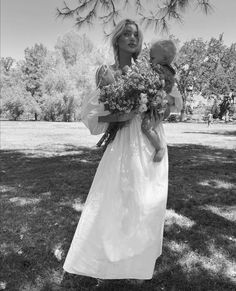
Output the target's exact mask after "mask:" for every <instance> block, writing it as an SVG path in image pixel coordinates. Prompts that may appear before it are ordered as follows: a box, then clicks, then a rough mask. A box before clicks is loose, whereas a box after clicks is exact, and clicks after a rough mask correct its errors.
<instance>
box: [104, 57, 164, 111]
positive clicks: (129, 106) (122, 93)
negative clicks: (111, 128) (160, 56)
mask: <svg viewBox="0 0 236 291" xmlns="http://www.w3.org/2000/svg"><path fill="white" fill-rule="evenodd" d="M99 102H102V103H103V104H104V106H105V109H106V110H108V111H110V112H111V113H119V112H120V113H129V112H130V111H131V110H138V111H139V112H141V113H142V112H144V111H147V110H151V111H152V110H156V111H157V112H159V113H162V112H163V111H164V110H165V108H166V103H167V100H166V93H165V91H164V81H163V80H162V79H161V75H160V74H159V73H158V71H157V70H153V69H152V68H151V66H150V64H149V61H148V59H147V58H146V57H142V58H140V59H138V60H137V61H136V62H135V63H133V64H132V65H131V67H128V66H127V67H125V68H124V69H123V74H120V75H119V76H117V77H116V81H115V82H113V83H111V84H109V85H107V86H104V87H102V88H101V91H100V96H99Z"/></svg>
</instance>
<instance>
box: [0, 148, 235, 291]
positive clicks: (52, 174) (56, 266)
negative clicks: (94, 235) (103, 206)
mask: <svg viewBox="0 0 236 291" xmlns="http://www.w3.org/2000/svg"><path fill="white" fill-rule="evenodd" d="M71 153H73V154H71ZM101 156H102V152H101V150H97V149H91V148H86V147H74V146H71V147H69V146H68V147H67V149H66V152H64V153H63V155H57V156H55V157H43V156H39V157H37V156H36V155H34V156H32V155H30V154H27V153H21V152H18V151H2V152H1V176H2V179H1V197H0V199H1V204H0V206H1V209H0V217H1V221H2V226H1V232H2V233H1V242H0V243H1V244H0V251H1V255H0V265H1V266H3V268H2V271H1V275H0V276H1V277H0V282H3V283H4V282H5V283H6V284H7V288H6V290H11V291H14V290H24V291H27V290H30V291H31V290H41V291H47V290H71V291H72V290H92V286H93V285H94V284H95V280H94V279H93V278H89V277H82V276H75V275H71V274H63V271H62V265H63V261H64V259H65V256H66V253H67V251H68V249H69V245H70V242H71V240H72V237H73V234H74V231H75V228H76V225H77V223H78V221H79V218H80V214H81V210H82V208H83V203H84V202H85V200H86V197H87V194H88V192H89V188H90V186H91V183H92V180H93V177H94V174H95V171H96V168H97V166H98V163H99V161H100V159H101ZM169 160H170V174H169V196H168V204H167V208H168V211H167V213H169V214H168V218H167V220H166V226H165V233H164V244H163V255H162V256H161V257H160V258H158V260H157V264H156V270H155V274H154V276H153V279H152V280H150V281H146V282H145V283H144V284H143V285H141V286H134V285H131V284H129V282H127V281H125V280H111V281H109V284H108V285H107V286H104V287H101V288H99V289H98V290H107V291H112V290H133V291H134V290H145V291H147V290H148V291H151V290H172V291H173V290H179V291H183V290H220V291H221V290H235V285H234V284H235V279H236V278H235V277H234V276H235V275H236V272H235V271H234V269H233V268H232V267H231V261H232V260H233V259H236V255H235V252H234V245H235V241H236V228H235V216H234V214H233V211H234V210H235V209H234V205H235V202H236V197H235V185H234V182H235V180H234V178H235V177H234V167H235V166H234V165H235V162H236V160H235V155H234V151H233V150H223V149H214V148H209V147H204V146H200V145H184V144H183V145H179V146H172V147H169ZM234 272H235V273H234Z"/></svg>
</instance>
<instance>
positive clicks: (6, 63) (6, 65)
mask: <svg viewBox="0 0 236 291" xmlns="http://www.w3.org/2000/svg"><path fill="white" fill-rule="evenodd" d="M13 63H14V59H13V58H12V57H6V58H1V61H0V65H1V67H3V69H4V70H5V72H9V71H10V69H11V68H12V65H13Z"/></svg>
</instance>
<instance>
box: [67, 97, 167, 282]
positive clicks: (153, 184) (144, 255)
mask: <svg viewBox="0 0 236 291" xmlns="http://www.w3.org/2000/svg"><path fill="white" fill-rule="evenodd" d="M108 113H109V112H104V110H103V105H102V104H99V103H98V92H95V94H94V95H93V96H92V98H91V99H90V100H88V102H87V104H86V105H85V106H84V109H83V117H82V118H83V121H84V123H85V125H86V126H87V127H88V128H89V129H90V132H91V133H92V134H100V133H102V132H104V131H105V130H106V128H107V124H106V123H98V121H97V117H98V116H99V115H106V114H108ZM157 130H158V132H159V135H160V137H161V140H162V142H163V144H164V146H165V148H166V151H165V155H164V158H163V159H162V161H161V162H160V163H154V162H153V161H152V159H153V155H154V148H153V147H152V145H151V144H150V142H149V140H148V139H147V137H146V136H145V135H144V134H143V133H142V130H141V118H140V116H139V115H137V116H136V117H135V118H134V119H132V120H131V121H130V123H129V124H128V126H126V127H124V128H122V129H121V130H119V131H118V133H117V135H116V137H115V140H114V141H113V142H112V143H110V144H109V145H108V147H107V149H106V151H105V153H104V155H103V157H102V159H101V161H100V164H99V166H98V168H97V171H96V174H95V177H94V180H93V183H92V186H91V188H90V191H89V194H88V197H87V200H86V202H85V206H84V209H83V212H82V215H81V218H80V220H79V223H78V226H77V229H76V231H75V234H74V238H73V240H72V243H71V246H70V249H69V252H68V254H67V257H66V260H65V263H64V266H63V267H64V269H65V271H67V272H69V273H73V274H79V275H85V276H90V277H95V278H101V279H124V278H133V279H151V278H152V276H153V271H154V266H155V261H156V259H157V258H158V257H159V256H160V255H161V253H162V241H163V227H164V220H165V211H166V201H167V189H168V153H167V147H166V141H165V136H164V131H163V126H162V124H160V125H159V126H158V128H157Z"/></svg>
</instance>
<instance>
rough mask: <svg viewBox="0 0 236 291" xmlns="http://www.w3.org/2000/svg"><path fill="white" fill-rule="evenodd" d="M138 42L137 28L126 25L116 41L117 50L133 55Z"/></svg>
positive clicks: (133, 25) (132, 25)
mask: <svg viewBox="0 0 236 291" xmlns="http://www.w3.org/2000/svg"><path fill="white" fill-rule="evenodd" d="M138 42H139V38H138V29H137V26H136V25H135V24H127V25H126V26H125V28H124V30H123V32H122V34H121V35H120V37H119V38H118V41H117V43H118V47H119V50H123V51H124V52H128V53H131V54H133V53H135V52H136V51H137V49H138Z"/></svg>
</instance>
